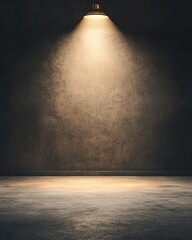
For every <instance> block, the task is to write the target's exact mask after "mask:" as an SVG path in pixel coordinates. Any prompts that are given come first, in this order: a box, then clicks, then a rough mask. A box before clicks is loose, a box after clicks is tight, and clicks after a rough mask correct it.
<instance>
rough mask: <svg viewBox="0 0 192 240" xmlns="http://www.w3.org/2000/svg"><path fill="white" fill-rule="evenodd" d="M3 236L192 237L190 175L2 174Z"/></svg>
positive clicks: (24, 239) (52, 239) (53, 239)
mask: <svg viewBox="0 0 192 240" xmlns="http://www.w3.org/2000/svg"><path fill="white" fill-rule="evenodd" d="M0 239H1V240H8V239H10V240H11V239H14V240H38V239H39V240H60V239H62V240H63V239H64V240H68V239H69V240H73V239H75V240H76V239H77V240H79V239H82V240H93V239H94V240H95V239H96V240H100V239H101V240H120V239H121V240H125V239H130V240H132V239H133V240H140V239H141V240H145V239H146V240H157V239H162V240H166V239H167V240H172V239H173V240H177V239H178V240H191V239H192V177H0Z"/></svg>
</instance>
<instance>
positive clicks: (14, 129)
mask: <svg viewBox="0 0 192 240" xmlns="http://www.w3.org/2000/svg"><path fill="white" fill-rule="evenodd" d="M11 37H12V36H10V38H11ZM8 38H9V36H5V39H8ZM189 46H190V45H189V44H188V45H187V43H186V42H185V41H181V40H179V39H177V38H176V37H165V36H162V35H161V36H153V37H152V36H146V35H137V34H135V35H134V34H130V33H128V31H127V33H126V32H124V33H123V34H122V33H120V32H119V31H118V29H116V28H115V26H114V25H113V24H112V23H111V22H110V21H109V20H108V21H106V22H105V24H100V23H99V24H97V25H96V26H95V25H94V26H91V25H90V24H89V23H86V22H82V23H81V24H80V25H79V26H78V27H77V28H76V29H75V30H74V31H73V32H71V33H66V34H63V33H61V34H35V33H34V34H31V35H30V34H29V33H27V34H24V33H23V34H22V35H20V36H17V37H14V38H13V41H11V40H10V39H9V42H8V43H7V45H6V44H5V48H4V56H5V57H4V75H3V78H4V82H7V83H6V84H4V85H3V88H2V89H3V91H4V93H3V94H2V96H1V98H2V103H1V106H2V108H1V109H2V110H1V112H2V114H1V116H2V117H1V126H2V128H1V129H2V130H1V132H2V134H1V146H2V151H1V169H4V170H30V171H35V170H44V171H47V170H59V171H61V170H115V171H116V170H148V171H149V170H189V169H191V167H192V164H191V158H192V136H191V133H192V127H191V121H192V110H191V104H192V99H191V96H190V88H191V83H190V78H191V76H192V74H191V70H190V65H191V53H190V50H189Z"/></svg>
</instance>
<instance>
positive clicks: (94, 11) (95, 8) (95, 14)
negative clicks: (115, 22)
mask: <svg viewBox="0 0 192 240" xmlns="http://www.w3.org/2000/svg"><path fill="white" fill-rule="evenodd" d="M84 18H90V19H103V18H106V19H107V18H109V17H108V16H107V15H106V13H104V12H103V11H102V10H101V7H100V5H99V4H93V5H92V8H91V11H89V12H88V13H87V14H86V15H85V16H84Z"/></svg>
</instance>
